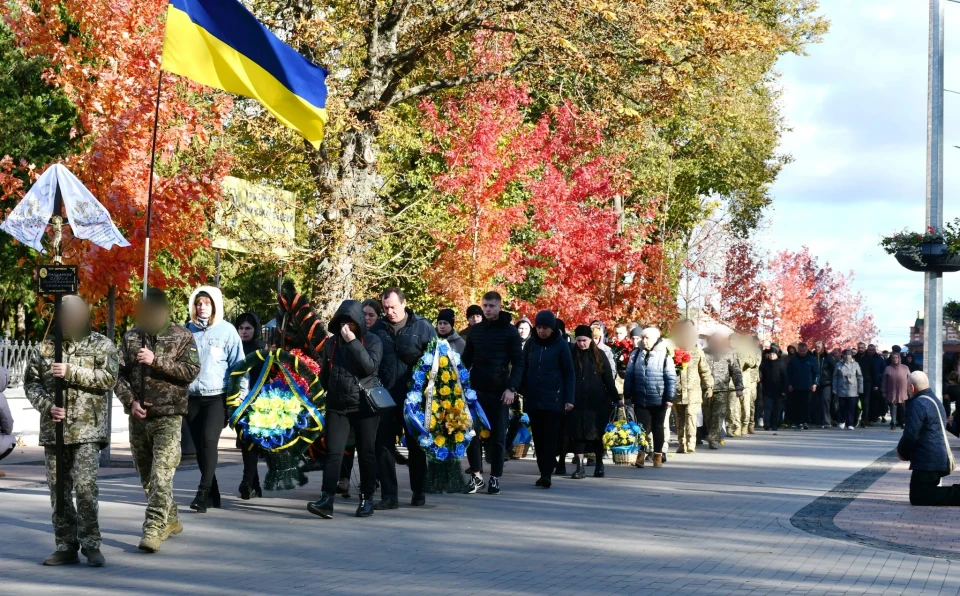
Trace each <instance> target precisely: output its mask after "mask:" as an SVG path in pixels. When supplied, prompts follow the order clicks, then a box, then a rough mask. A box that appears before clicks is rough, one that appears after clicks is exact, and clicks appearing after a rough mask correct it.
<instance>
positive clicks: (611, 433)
mask: <svg viewBox="0 0 960 596" xmlns="http://www.w3.org/2000/svg"><path fill="white" fill-rule="evenodd" d="M603 431H604V432H603V447H604V448H605V449H609V450H610V453H612V454H613V463H614V464H616V465H618V466H632V465H633V464H635V463H637V455H638V454H639V453H640V452H641V451H642V450H643V449H644V448H645V447H646V446H647V437H646V432H644V430H643V427H642V426H641V425H639V424H637V423H636V422H634V421H633V420H629V419H628V418H627V413H626V409H625V408H623V407H622V406H621V407H619V408H617V410H616V412H615V413H614V419H613V420H612V421H611V422H610V423H609V424H607V426H606V428H604V429H603Z"/></svg>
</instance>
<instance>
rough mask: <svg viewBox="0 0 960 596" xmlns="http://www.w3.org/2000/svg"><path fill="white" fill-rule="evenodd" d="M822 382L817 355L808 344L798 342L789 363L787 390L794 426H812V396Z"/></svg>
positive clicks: (803, 427)
mask: <svg viewBox="0 0 960 596" xmlns="http://www.w3.org/2000/svg"><path fill="white" fill-rule="evenodd" d="M819 382H820V367H819V366H818V365H817V357H816V356H814V355H813V354H812V353H810V350H809V349H808V348H807V344H806V343H804V342H800V343H799V344H797V353H796V354H795V355H794V356H793V357H792V358H791V359H790V363H789V364H787V392H788V395H789V396H790V397H789V400H790V405H791V407H792V408H793V411H792V412H791V414H790V419H791V420H792V421H793V428H795V429H797V430H807V429H809V428H810V427H809V426H808V425H809V423H810V396H812V395H816V394H817V385H818V383H819Z"/></svg>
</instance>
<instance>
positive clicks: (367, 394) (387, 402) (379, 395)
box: [330, 339, 397, 414]
mask: <svg viewBox="0 0 960 596" xmlns="http://www.w3.org/2000/svg"><path fill="white" fill-rule="evenodd" d="M339 343H340V341H339V340H338V341H335V342H334V343H333V354H331V355H330V367H331V368H332V367H333V360H334V358H335V357H336V355H337V344H339ZM360 343H361V344H363V340H362V339H361V340H360ZM353 378H355V379H357V377H356V375H354V377H353ZM373 380H374V382H375V383H376V384H375V385H373V386H372V387H370V388H369V389H368V388H366V387H364V386H363V382H362V381H360V379H357V387H359V388H360V399H361V400H362V401H363V403H365V404H366V405H367V408H368V409H369V410H370V411H371V412H373V413H374V414H380V413H381V412H383V411H384V410H387V409H389V408H393V407H396V405H397V403H396V402H395V401H393V396H392V395H390V392H389V391H387V388H386V387H384V386H383V385H382V384H381V383H380V378H379V377H377V376H376V375H374V376H373Z"/></svg>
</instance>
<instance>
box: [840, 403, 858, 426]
mask: <svg viewBox="0 0 960 596" xmlns="http://www.w3.org/2000/svg"><path fill="white" fill-rule="evenodd" d="M857 399H858V398H857V396H853V397H841V398H840V405H839V406H838V408H837V416H838V417H839V419H840V422H842V423H844V424H846V425H847V426H856V425H857Z"/></svg>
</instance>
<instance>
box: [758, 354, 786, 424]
mask: <svg viewBox="0 0 960 596" xmlns="http://www.w3.org/2000/svg"><path fill="white" fill-rule="evenodd" d="M760 390H761V391H762V392H763V406H764V411H763V430H773V431H776V430H777V429H779V428H780V418H781V413H782V412H783V403H784V401H786V399H787V365H786V364H785V363H784V359H782V358H780V348H779V347H778V346H777V344H771V346H770V349H769V350H766V351H764V353H763V362H761V363H760Z"/></svg>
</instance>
